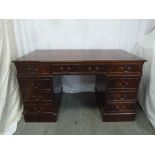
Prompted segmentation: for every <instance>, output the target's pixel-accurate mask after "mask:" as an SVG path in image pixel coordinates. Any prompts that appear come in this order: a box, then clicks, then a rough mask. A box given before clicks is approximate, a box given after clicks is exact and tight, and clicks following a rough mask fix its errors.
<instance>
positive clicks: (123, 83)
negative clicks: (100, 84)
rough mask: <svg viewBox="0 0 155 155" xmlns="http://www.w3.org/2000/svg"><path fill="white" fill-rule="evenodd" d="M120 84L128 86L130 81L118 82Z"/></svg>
mask: <svg viewBox="0 0 155 155" xmlns="http://www.w3.org/2000/svg"><path fill="white" fill-rule="evenodd" d="M118 85H119V86H128V82H126V81H124V82H118Z"/></svg>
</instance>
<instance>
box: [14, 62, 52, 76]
mask: <svg viewBox="0 0 155 155" xmlns="http://www.w3.org/2000/svg"><path fill="white" fill-rule="evenodd" d="M16 68H17V73H18V76H22V75H23V76H34V75H49V74H50V65H49V64H42V63H41V64H16Z"/></svg>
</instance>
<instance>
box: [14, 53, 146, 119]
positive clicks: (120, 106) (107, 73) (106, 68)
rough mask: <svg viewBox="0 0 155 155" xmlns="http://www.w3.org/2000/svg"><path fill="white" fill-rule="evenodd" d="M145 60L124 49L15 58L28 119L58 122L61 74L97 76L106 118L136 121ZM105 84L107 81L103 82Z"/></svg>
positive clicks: (98, 97)
mask: <svg viewBox="0 0 155 155" xmlns="http://www.w3.org/2000/svg"><path fill="white" fill-rule="evenodd" d="M144 62H145V60H144V59H142V58H140V57H137V56H135V55H133V54H130V53H127V52H125V51H123V50H37V51H34V52H32V53H29V54H27V55H25V56H23V57H21V58H19V59H17V60H15V61H14V63H15V66H16V69H17V78H18V81H19V85H20V90H21V95H22V99H23V104H24V118H25V121H26V122H55V121H56V120H57V115H58V109H59V102H60V98H61V94H62V84H61V76H60V75H86V74H87V75H96V86H95V88H94V89H95V92H96V99H97V102H98V104H99V108H100V111H101V116H102V119H103V121H133V120H134V119H135V115H136V98H137V91H138V87H139V83H140V79H141V73H142V66H143V63H144ZM104 83H105V84H104Z"/></svg>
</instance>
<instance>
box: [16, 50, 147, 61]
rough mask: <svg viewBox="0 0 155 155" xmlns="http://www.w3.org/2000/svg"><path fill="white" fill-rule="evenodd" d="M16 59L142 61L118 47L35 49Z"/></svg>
mask: <svg viewBox="0 0 155 155" xmlns="http://www.w3.org/2000/svg"><path fill="white" fill-rule="evenodd" d="M18 61H37V62H38V61H39V62H107V61H109V62H112V61H142V62H144V61H145V59H143V58H140V57H138V56H136V55H134V54H131V53H128V52H126V51H123V50H120V49H87V50H85V49H72V50H71V49H65V50H64V49H62V50H61V49H59V50H43V49H42V50H35V51H33V52H31V53H29V54H26V55H24V56H22V57H20V58H18V59H16V60H15V61H14V62H18Z"/></svg>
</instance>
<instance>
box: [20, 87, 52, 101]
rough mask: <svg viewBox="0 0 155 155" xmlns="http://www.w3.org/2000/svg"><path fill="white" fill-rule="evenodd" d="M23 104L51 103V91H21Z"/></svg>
mask: <svg viewBox="0 0 155 155" xmlns="http://www.w3.org/2000/svg"><path fill="white" fill-rule="evenodd" d="M22 95H23V100H24V102H52V101H53V95H52V92H51V91H32V90H31V91H27V90H23V91H22Z"/></svg>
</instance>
